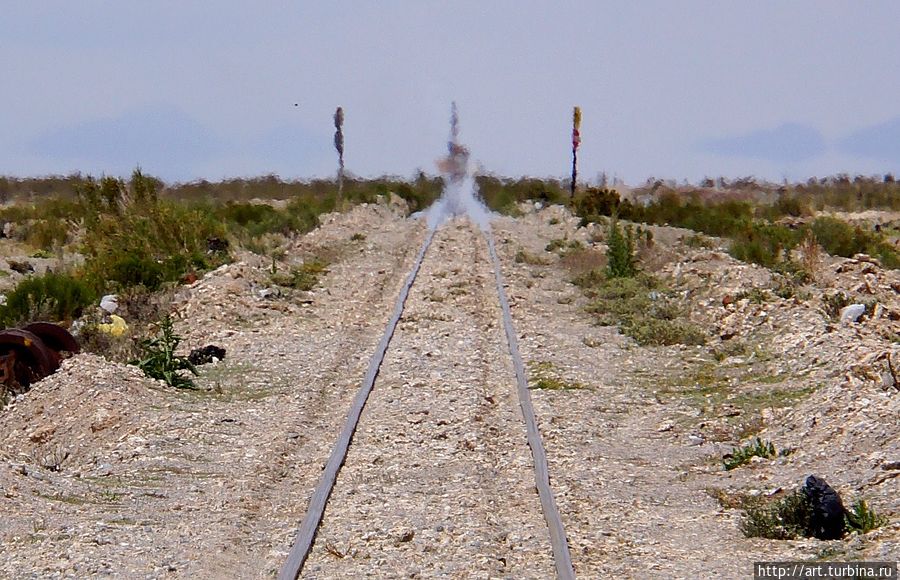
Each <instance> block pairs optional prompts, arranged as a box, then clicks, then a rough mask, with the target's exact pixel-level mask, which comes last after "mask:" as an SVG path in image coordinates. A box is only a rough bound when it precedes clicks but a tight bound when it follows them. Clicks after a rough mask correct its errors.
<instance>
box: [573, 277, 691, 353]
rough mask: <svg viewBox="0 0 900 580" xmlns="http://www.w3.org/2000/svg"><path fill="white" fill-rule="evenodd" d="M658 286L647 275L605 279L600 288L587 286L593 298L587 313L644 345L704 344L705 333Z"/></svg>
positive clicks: (590, 280)
mask: <svg viewBox="0 0 900 580" xmlns="http://www.w3.org/2000/svg"><path fill="white" fill-rule="evenodd" d="M596 279H597V278H596V274H594V275H593V276H592V277H591V278H590V279H588V278H586V279H585V280H584V281H583V283H584V284H585V285H589V284H590V283H591V282H593V281H594V280H596ZM658 287H659V283H658V282H657V280H656V279H654V278H652V277H650V276H647V275H645V274H638V275H637V276H635V277H631V278H622V277H619V278H607V279H603V280H602V281H601V282H599V285H597V286H593V287H590V286H587V287H586V293H587V294H588V295H589V296H592V297H593V298H594V301H593V302H592V303H591V305H590V306H589V307H588V312H590V313H592V314H594V315H595V316H596V319H597V322H598V323H599V324H601V325H603V326H613V325H615V326H618V327H619V330H621V332H622V333H623V334H625V335H626V336H630V337H631V338H633V339H634V340H635V341H636V342H637V343H638V344H640V345H642V346H665V345H671V344H693V345H702V344H705V343H706V338H707V337H706V333H704V332H703V331H702V330H701V329H700V328H699V327H697V326H696V325H695V324H693V323H692V322H690V321H689V320H686V319H684V311H683V308H682V307H681V305H680V304H678V303H677V302H675V301H673V300H672V299H670V298H669V297H667V296H666V295H665V294H664V293H663V292H661V291H659V290H657V288H658Z"/></svg>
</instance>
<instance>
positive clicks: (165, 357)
mask: <svg viewBox="0 0 900 580" xmlns="http://www.w3.org/2000/svg"><path fill="white" fill-rule="evenodd" d="M180 343H181V337H179V336H178V335H177V334H175V326H174V323H173V322H172V318H171V317H170V316H166V317H165V318H163V320H162V322H161V323H160V326H159V333H158V334H157V336H156V337H154V338H149V339H146V340H143V341H141V344H140V350H141V355H140V358H139V359H137V360H133V361H131V364H133V365H135V366H137V367H138V368H139V369H141V370H142V371H144V374H145V375H147V376H148V377H151V378H154V379H158V380H161V381H163V382H165V383H166V384H167V385H169V386H170V387H175V388H178V389H192V388H194V381H193V379H191V378H190V377H186V376H184V375H183V374H182V373H181V371H189V372H190V373H192V374H194V375H198V374H199V373H198V372H197V369H196V368H195V367H194V365H193V364H192V363H191V361H190V360H188V357H186V356H179V355H176V354H175V350H176V349H177V348H178V345H179V344H180Z"/></svg>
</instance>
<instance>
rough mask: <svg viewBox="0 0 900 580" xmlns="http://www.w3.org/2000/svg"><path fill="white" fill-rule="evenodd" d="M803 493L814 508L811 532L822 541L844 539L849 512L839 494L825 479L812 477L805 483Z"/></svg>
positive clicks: (810, 523) (810, 525)
mask: <svg viewBox="0 0 900 580" xmlns="http://www.w3.org/2000/svg"><path fill="white" fill-rule="evenodd" d="M803 493H804V494H805V495H806V497H807V498H808V499H809V503H810V506H811V507H812V515H811V517H810V521H809V532H810V533H811V534H812V535H813V536H814V537H816V538H818V539H820V540H837V539H838V538H840V537H842V536H843V535H844V514H846V513H847V510H846V509H845V508H844V503H843V502H842V501H841V496H840V495H839V494H838V492H836V491H835V490H834V488H832V487H831V486H830V485H828V484H827V483H826V482H825V480H824V479H821V478H818V477H816V476H815V475H810V476H809V477H807V478H806V481H804V482H803Z"/></svg>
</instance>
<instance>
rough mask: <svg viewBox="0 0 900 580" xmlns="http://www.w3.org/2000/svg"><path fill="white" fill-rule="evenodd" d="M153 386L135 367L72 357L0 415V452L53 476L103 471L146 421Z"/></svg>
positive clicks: (97, 357)
mask: <svg viewBox="0 0 900 580" xmlns="http://www.w3.org/2000/svg"><path fill="white" fill-rule="evenodd" d="M154 386H155V383H154V381H152V380H150V379H148V378H146V377H145V376H144V374H143V373H142V372H141V371H140V370H138V369H137V368H136V367H133V366H129V365H123V364H117V363H113V362H110V361H108V360H106V359H104V358H102V357H99V356H96V355H92V354H79V355H76V356H74V357H72V358H70V359H68V360H65V361H63V363H62V366H61V367H60V369H59V370H58V371H57V372H56V373H54V374H53V375H51V376H49V377H47V378H46V379H44V380H43V381H40V382H39V383H36V384H35V385H34V386H33V387H32V389H31V390H30V391H29V392H28V393H26V394H25V395H23V396H21V397H20V398H19V399H18V400H17V401H16V402H15V403H14V404H12V405H10V406H8V407H7V408H6V409H5V410H4V411H3V412H2V414H0V424H2V425H3V432H2V434H0V450H2V452H3V453H4V454H5V455H7V457H9V459H10V460H12V461H14V462H16V461H20V462H23V463H28V464H31V465H37V466H40V467H44V468H47V469H50V470H51V471H57V470H61V469H63V468H65V469H66V470H67V471H71V470H74V471H78V472H86V471H92V470H97V469H101V470H102V468H103V465H104V464H105V463H106V462H107V461H109V454H110V453H111V452H113V451H114V447H115V444H116V442H118V441H120V440H121V439H122V438H124V437H126V436H127V435H129V434H131V433H135V432H137V431H139V430H140V429H141V427H142V425H143V424H144V422H145V421H146V420H147V416H146V409H147V407H148V406H149V405H150V404H151V403H152V400H153V393H154V391H153V390H152V388H153V387H154Z"/></svg>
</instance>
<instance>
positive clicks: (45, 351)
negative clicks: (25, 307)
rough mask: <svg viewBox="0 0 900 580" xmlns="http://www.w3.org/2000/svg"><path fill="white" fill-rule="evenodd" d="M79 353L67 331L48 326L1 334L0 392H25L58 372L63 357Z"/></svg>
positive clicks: (11, 330) (7, 331) (27, 327)
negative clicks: (0, 390) (1, 390)
mask: <svg viewBox="0 0 900 580" xmlns="http://www.w3.org/2000/svg"><path fill="white" fill-rule="evenodd" d="M80 350H81V349H80V348H79V346H78V341H76V340H75V337H73V336H72V335H71V334H69V331H67V330H66V329H65V328H63V327H61V326H59V325H56V324H52V323H49V322H33V323H31V324H28V325H27V326H25V327H24V328H7V329H6V330H3V331H0V389H3V390H5V391H6V392H11V393H21V392H24V391H26V390H27V389H28V388H29V387H30V386H31V385H32V383H35V382H37V381H39V380H41V379H43V378H44V377H46V376H47V375H50V374H51V373H53V372H54V371H55V370H56V369H58V368H59V364H60V362H61V361H62V359H63V358H64V357H65V356H66V353H70V354H74V353H77V352H79V351H80Z"/></svg>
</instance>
